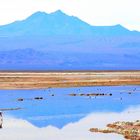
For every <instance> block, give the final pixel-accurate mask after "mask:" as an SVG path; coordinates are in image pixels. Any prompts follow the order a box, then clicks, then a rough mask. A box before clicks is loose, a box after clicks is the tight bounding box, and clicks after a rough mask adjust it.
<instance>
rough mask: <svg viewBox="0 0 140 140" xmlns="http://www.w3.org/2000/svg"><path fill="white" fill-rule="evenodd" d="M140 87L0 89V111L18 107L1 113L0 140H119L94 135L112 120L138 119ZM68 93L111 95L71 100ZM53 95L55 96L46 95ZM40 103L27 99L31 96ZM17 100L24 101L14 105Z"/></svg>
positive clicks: (112, 136) (108, 136)
mask: <svg viewBox="0 0 140 140" xmlns="http://www.w3.org/2000/svg"><path fill="white" fill-rule="evenodd" d="M139 92H140V87H138V86H120V87H80V88H63V89H61V88H60V89H59V88H58V89H46V90H1V91H0V98H1V102H0V108H16V107H21V108H22V110H18V111H8V112H4V124H3V129H1V130H0V138H1V139H3V140H9V139H8V138H9V137H10V138H11V139H14V140H19V138H20V140H22V139H30V140H39V139H40V138H41V139H42V140H45V139H47V138H48V139H51V140H63V139H67V140H68V139H72V140H85V139H86V140H91V139H93V138H94V140H96V139H97V140H99V139H100V140H112V139H113V140H118V139H121V140H123V137H122V136H119V135H115V134H107V135H105V134H94V133H90V132H89V131H88V130H89V129H90V128H91V127H98V128H100V127H101V128H103V127H105V126H106V125H107V124H108V123H111V122H114V121H122V120H124V121H135V120H137V119H139V116H140V106H139V105H140V103H139V99H140V94H139ZM70 93H112V94H113V96H107V97H106V96H105V97H96V98H95V97H94V98H92V99H91V98H89V97H80V96H78V97H71V96H68V94H70ZM130 93H131V94H130ZM51 94H54V95H55V96H50V95H51ZM37 96H40V97H43V98H44V100H41V101H37V100H31V99H33V98H34V97H37ZM18 98H24V99H26V100H25V101H23V102H17V99H18Z"/></svg>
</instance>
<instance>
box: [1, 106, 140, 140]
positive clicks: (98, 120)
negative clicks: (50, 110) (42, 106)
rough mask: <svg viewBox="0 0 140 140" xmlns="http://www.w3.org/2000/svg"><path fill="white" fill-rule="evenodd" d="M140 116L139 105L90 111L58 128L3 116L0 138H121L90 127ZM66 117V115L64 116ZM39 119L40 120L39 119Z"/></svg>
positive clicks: (35, 139)
mask: <svg viewBox="0 0 140 140" xmlns="http://www.w3.org/2000/svg"><path fill="white" fill-rule="evenodd" d="M139 116H140V106H139V107H132V108H129V109H127V110H125V111H123V112H120V113H114V112H106V113H91V114H89V115H87V116H86V117H84V118H83V119H80V120H79V121H77V122H75V123H69V124H67V125H65V126H64V127H63V128H61V129H58V128H57V127H54V126H51V125H50V126H47V127H43V128H38V127H36V126H34V125H32V124H31V123H29V122H28V121H26V120H22V119H16V118H12V117H8V118H5V122H4V128H3V130H2V131H0V138H1V139H4V140H9V137H10V138H11V139H14V140H18V139H19V138H20V139H21V140H24V139H30V140H39V139H42V140H46V139H47V138H48V139H53V140H59V139H60V140H64V139H67V140H71V139H72V140H85V139H86V140H93V139H94V140H118V139H121V140H123V137H122V136H120V135H117V134H96V133H90V132H89V131H88V130H89V129H90V128H92V127H93V126H94V127H97V128H104V127H105V126H106V125H107V124H108V123H110V122H115V121H118V120H119V121H135V120H137V119H138V118H139ZM64 117H67V116H64ZM40 121H41V120H40Z"/></svg>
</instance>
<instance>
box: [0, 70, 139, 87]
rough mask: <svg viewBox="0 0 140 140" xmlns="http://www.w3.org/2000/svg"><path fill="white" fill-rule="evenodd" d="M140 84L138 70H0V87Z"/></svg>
mask: <svg viewBox="0 0 140 140" xmlns="http://www.w3.org/2000/svg"><path fill="white" fill-rule="evenodd" d="M111 85H140V71H61V72H57V71H52V72H51V71H49V72H41V71H39V72H27V71H26V72H23V71H19V72H18V71H17V72H13V71H11V72H6V71H5V72H4V71H1V72H0V89H41V88H51V87H80V86H111Z"/></svg>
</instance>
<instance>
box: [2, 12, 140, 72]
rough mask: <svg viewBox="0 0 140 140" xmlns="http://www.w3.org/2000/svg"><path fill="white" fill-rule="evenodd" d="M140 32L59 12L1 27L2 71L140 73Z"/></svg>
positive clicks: (32, 16) (33, 16)
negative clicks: (131, 71)
mask: <svg viewBox="0 0 140 140" xmlns="http://www.w3.org/2000/svg"><path fill="white" fill-rule="evenodd" d="M93 21H94V19H93ZM139 64H140V32H138V31H130V30H128V29H126V28H125V27H123V26H121V25H119V24H118V25H114V26H92V25H89V24H88V23H86V22H84V21H82V20H80V19H78V18H77V17H74V16H69V15H66V14H65V13H63V12H62V11H60V10H58V11H56V12H53V13H50V14H47V13H45V12H36V13H34V14H32V15H31V16H29V17H28V18H26V19H25V20H22V21H15V22H13V23H10V24H7V25H3V26H0V70H19V69H20V70H114V69H116V70H124V69H125V70H130V69H140V65H139Z"/></svg>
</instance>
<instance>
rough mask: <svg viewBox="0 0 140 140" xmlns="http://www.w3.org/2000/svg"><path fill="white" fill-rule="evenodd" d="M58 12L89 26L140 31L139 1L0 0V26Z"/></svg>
mask: <svg viewBox="0 0 140 140" xmlns="http://www.w3.org/2000/svg"><path fill="white" fill-rule="evenodd" d="M58 9H61V10H62V11H64V12H65V13H67V14H68V15H74V16H77V17H79V18H80V19H82V20H84V21H86V22H88V23H89V24H92V25H115V24H121V25H123V26H125V27H127V28H129V29H130V30H139V31H140V24H139V23H140V0H0V19H1V20H0V25H3V24H7V23H10V22H13V21H15V20H22V19H24V18H26V17H28V16H29V15H31V14H32V13H34V12H36V11H45V12H47V13H50V12H53V11H55V10H58Z"/></svg>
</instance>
